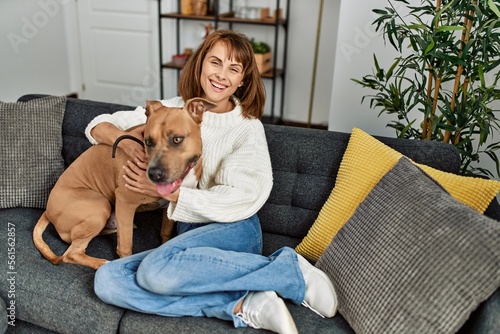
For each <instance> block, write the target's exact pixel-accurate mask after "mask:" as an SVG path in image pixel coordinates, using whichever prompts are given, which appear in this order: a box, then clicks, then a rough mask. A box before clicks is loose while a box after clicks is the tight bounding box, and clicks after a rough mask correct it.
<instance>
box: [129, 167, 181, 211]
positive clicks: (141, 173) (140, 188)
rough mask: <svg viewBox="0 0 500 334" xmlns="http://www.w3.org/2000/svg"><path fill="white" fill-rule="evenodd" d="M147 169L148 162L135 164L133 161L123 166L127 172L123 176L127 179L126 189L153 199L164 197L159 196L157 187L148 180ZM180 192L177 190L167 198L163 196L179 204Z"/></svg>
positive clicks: (166, 197) (165, 197)
mask: <svg viewBox="0 0 500 334" xmlns="http://www.w3.org/2000/svg"><path fill="white" fill-rule="evenodd" d="M147 167H148V164H147V163H146V162H140V161H139V162H137V163H134V162H132V161H127V165H126V166H123V169H124V171H125V174H124V175H123V178H124V179H125V187H127V188H128V189H130V190H132V191H135V192H138V193H141V194H144V195H148V196H151V197H162V196H160V194H158V191H157V190H156V186H155V185H154V184H153V183H152V182H151V181H149V179H148V178H147V176H146V169H147ZM179 191H180V189H177V190H176V191H174V192H173V193H171V194H169V195H167V196H163V198H164V199H165V200H167V201H170V202H175V203H177V200H178V198H179Z"/></svg>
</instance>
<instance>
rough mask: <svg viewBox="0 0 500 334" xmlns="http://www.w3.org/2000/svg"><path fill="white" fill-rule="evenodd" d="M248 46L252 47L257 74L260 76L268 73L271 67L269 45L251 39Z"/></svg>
mask: <svg viewBox="0 0 500 334" xmlns="http://www.w3.org/2000/svg"><path fill="white" fill-rule="evenodd" d="M250 44H251V45H252V49H253V53H254V55H255V61H256V62H257V67H258V69H259V73H261V74H262V73H265V72H267V71H269V70H270V69H271V67H272V59H271V58H272V57H271V47H270V46H269V44H267V43H265V42H256V41H255V40H254V39H253V38H252V39H251V40H250Z"/></svg>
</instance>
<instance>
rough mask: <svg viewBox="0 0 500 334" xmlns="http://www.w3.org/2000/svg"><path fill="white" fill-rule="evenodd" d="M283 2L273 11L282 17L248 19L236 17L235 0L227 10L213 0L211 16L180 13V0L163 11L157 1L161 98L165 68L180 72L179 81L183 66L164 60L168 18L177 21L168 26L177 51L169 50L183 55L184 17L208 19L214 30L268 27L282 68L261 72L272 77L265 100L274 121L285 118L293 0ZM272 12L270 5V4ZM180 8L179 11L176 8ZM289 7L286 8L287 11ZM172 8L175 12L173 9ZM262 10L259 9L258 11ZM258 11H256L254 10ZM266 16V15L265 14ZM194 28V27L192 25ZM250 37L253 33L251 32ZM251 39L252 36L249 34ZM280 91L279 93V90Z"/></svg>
mask: <svg viewBox="0 0 500 334" xmlns="http://www.w3.org/2000/svg"><path fill="white" fill-rule="evenodd" d="M281 1H283V0H276V6H274V7H273V8H278V10H274V11H273V13H279V15H280V17H281V16H283V17H284V18H278V19H277V18H273V17H266V18H265V19H260V18H258V19H247V18H240V17H235V11H234V7H233V3H234V2H235V1H234V0H227V2H228V3H229V6H226V4H225V6H224V9H221V6H220V2H222V1H221V0H213V3H214V10H215V12H210V14H209V15H185V14H181V8H182V5H181V1H179V0H178V1H175V2H177V6H175V7H170V8H169V9H168V10H167V12H165V11H163V10H162V2H163V1H162V0H158V23H159V33H158V40H159V43H158V44H159V59H160V63H159V66H160V70H159V72H160V97H161V98H162V99H163V88H164V85H163V75H164V71H165V70H167V69H169V70H175V71H176V72H177V80H178V79H179V75H180V73H181V70H182V69H183V67H184V64H183V63H182V62H181V63H179V62H173V61H171V59H172V58H170V59H169V58H166V59H164V55H163V52H164V51H163V38H164V37H163V24H164V23H166V20H173V21H175V23H176V24H175V27H174V26H173V25H172V27H171V28H170V26H169V28H170V29H172V30H171V31H169V35H168V36H170V38H171V37H172V36H173V37H174V38H173V40H172V39H170V42H175V45H176V46H175V51H169V53H172V54H180V53H181V52H182V50H181V46H183V45H182V44H183V43H182V42H183V39H182V33H181V30H182V29H184V26H183V25H181V24H179V23H180V22H182V21H185V20H188V21H189V20H191V21H205V22H210V23H211V24H212V25H213V27H214V28H215V29H220V28H222V27H224V28H226V29H233V25H241V26H238V30H240V29H243V30H245V33H246V31H248V32H251V31H253V30H256V31H259V30H267V31H271V32H273V33H274V34H273V35H274V44H273V57H274V58H273V66H277V65H278V64H279V65H280V67H281V68H275V67H273V68H271V69H270V70H269V71H267V72H265V73H261V74H260V76H261V78H262V79H263V80H269V81H271V82H270V85H267V83H266V88H269V86H270V90H269V91H266V95H267V101H269V104H270V105H268V102H267V101H266V109H267V106H269V108H270V111H271V116H270V119H271V120H274V121H276V120H281V119H282V118H283V106H284V96H285V81H286V80H285V79H286V72H287V71H286V68H287V45H288V44H287V42H288V24H289V20H288V18H289V14H290V13H289V8H290V0H284V2H285V6H284V7H282V6H281V5H280V4H281ZM268 8H269V9H270V10H269V11H271V8H270V7H268ZM176 9H177V10H176ZM285 9H286V10H285ZM171 11H173V12H171ZM261 12H262V11H260V12H259V14H260V13H261ZM253 14H254V11H252V17H257V16H256V15H255V16H254V15H253ZM255 14H256V13H255ZM266 15H267V14H266ZM256 26H261V28H262V29H261V28H256ZM190 28H191V27H190ZM249 36H250V35H249ZM249 38H250V37H249ZM281 38H284V41H283V42H282V41H281V40H280V39H281ZM277 82H280V83H281V85H279V86H278V85H277ZM278 91H279V93H278ZM277 100H279V101H280V108H279V116H278V117H277V118H276V117H275V115H274V113H275V104H276V102H277Z"/></svg>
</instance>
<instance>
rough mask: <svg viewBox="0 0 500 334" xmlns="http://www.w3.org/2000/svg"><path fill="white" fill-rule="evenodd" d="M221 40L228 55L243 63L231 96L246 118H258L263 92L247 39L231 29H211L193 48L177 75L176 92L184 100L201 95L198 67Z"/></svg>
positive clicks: (262, 101) (262, 104)
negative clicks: (177, 86) (241, 75)
mask: <svg viewBox="0 0 500 334" xmlns="http://www.w3.org/2000/svg"><path fill="white" fill-rule="evenodd" d="M219 42H222V43H224V44H225V45H226V46H227V48H228V51H229V55H228V57H229V58H230V59H234V60H236V61H237V62H239V63H241V64H242V65H243V85H242V86H241V87H238V89H237V90H236V92H235V93H234V95H235V96H236V97H237V98H238V99H239V100H240V103H241V108H242V114H243V116H244V117H246V118H260V117H261V116H262V114H263V113H264V105H265V102H266V91H265V88H264V84H263V82H262V79H261V77H260V74H259V70H258V69H257V64H256V62H255V57H254V55H253V49H252V46H251V44H250V42H249V40H248V38H247V37H246V36H245V35H244V34H242V33H239V32H236V31H234V30H224V29H221V30H215V31H214V32H212V33H211V34H209V35H208V36H207V37H206V38H205V40H204V41H203V43H202V44H201V45H200V46H199V47H198V48H197V49H196V51H195V52H194V53H193V55H192V56H191V57H190V58H189V60H188V61H187V63H186V65H185V66H184V68H183V70H182V72H181V75H180V77H179V93H180V95H181V96H182V98H183V99H184V101H187V100H189V99H192V98H194V97H199V96H203V95H204V93H203V89H202V87H201V83H200V77H201V68H202V65H203V60H204V59H205V56H206V55H207V53H208V52H209V51H210V50H211V49H212V48H213V47H214V45H215V44H216V43H219Z"/></svg>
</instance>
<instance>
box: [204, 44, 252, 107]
mask: <svg viewBox="0 0 500 334" xmlns="http://www.w3.org/2000/svg"><path fill="white" fill-rule="evenodd" d="M243 74H244V73H243V64H241V63H239V62H237V61H236V60H234V59H228V50H227V47H226V45H225V44H224V43H222V42H218V43H216V44H215V45H214V46H213V47H212V49H211V50H210V51H209V52H208V53H207V55H206V56H205V59H203V64H202V68H201V77H200V82H201V87H202V89H203V92H204V93H205V96H203V97H204V98H206V99H207V100H210V101H212V102H215V103H217V107H215V108H214V109H211V111H213V112H220V113H223V112H227V111H230V110H232V109H233V105H232V103H231V102H230V101H229V98H230V97H231V95H233V94H234V92H235V91H236V90H237V89H238V87H239V86H240V85H241V84H242V81H243Z"/></svg>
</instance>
